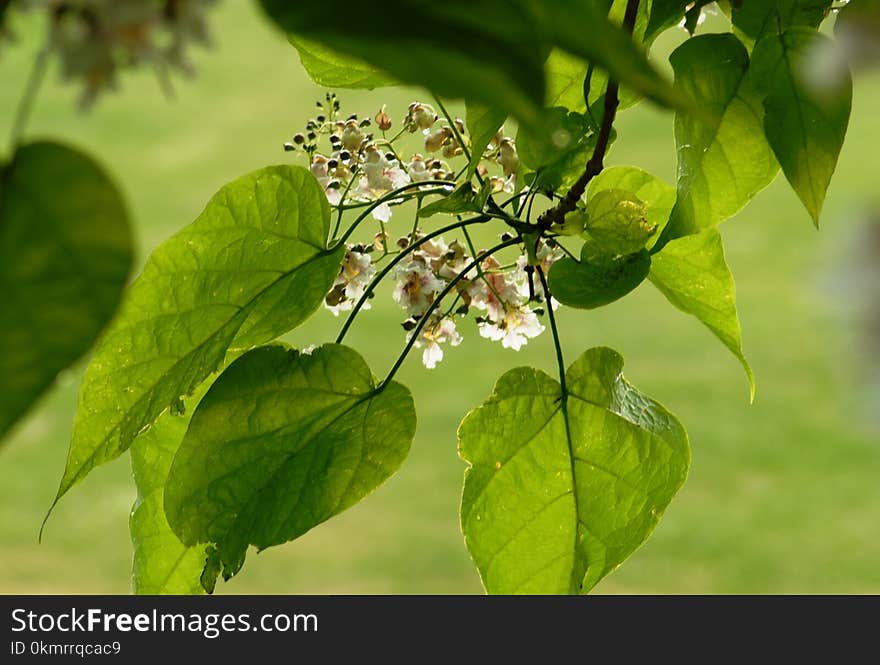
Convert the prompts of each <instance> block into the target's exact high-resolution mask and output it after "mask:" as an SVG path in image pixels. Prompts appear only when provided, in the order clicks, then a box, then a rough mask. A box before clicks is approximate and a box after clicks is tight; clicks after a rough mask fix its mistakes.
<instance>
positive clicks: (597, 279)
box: [548, 243, 651, 309]
mask: <svg viewBox="0 0 880 665" xmlns="http://www.w3.org/2000/svg"><path fill="white" fill-rule="evenodd" d="M650 270H651V256H650V255H649V254H648V252H647V251H645V250H642V251H640V252H637V253H635V254H630V255H627V256H610V255H607V254H598V253H595V251H594V249H593V248H592V247H591V246H590V244H589V243H587V244H585V245H584V248H583V250H582V251H581V260H580V261H575V260H573V259H570V258H567V257H566V258H564V259H560V260H559V261H557V262H556V263H554V264H553V267H552V268H550V275H549V276H548V280H549V286H550V291H551V293H553V297H554V298H556V299H557V300H558V301H559V302H561V303H562V304H563V305H568V306H570V307H577V308H578V309H595V308H597V307H604V306H605V305H608V304H610V303H612V302H614V301H615V300H619V299H620V298H623V296H625V295H627V294H628V293H630V292H631V291H633V290H634V289H635V288H636V287H637V286H638V285H639V284H641V283H642V282H643V281H645V278H646V277H647V276H648V272H649V271H650Z"/></svg>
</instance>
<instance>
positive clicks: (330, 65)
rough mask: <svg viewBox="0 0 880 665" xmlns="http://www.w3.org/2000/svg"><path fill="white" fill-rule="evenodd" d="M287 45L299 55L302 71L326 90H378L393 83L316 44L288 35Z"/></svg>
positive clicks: (359, 62)
mask: <svg viewBox="0 0 880 665" xmlns="http://www.w3.org/2000/svg"><path fill="white" fill-rule="evenodd" d="M289 39H290V43H291V44H293V46H294V47H295V48H296V50H297V51H298V52H299V59H300V61H301V62H302V65H303V69H305V70H306V72H307V73H308V75H309V77H310V78H311V79H312V80H313V81H314V82H315V83H317V84H318V85H321V86H324V87H325V88H369V89H372V88H381V87H383V86H387V85H395V84H396V81H395V80H394V79H392V78H391V77H390V76H388V75H387V74H385V73H384V72H381V71H379V70H378V69H376V68H375V67H373V66H372V65H370V64H368V63H366V62H364V61H363V60H359V59H357V58H352V57H349V56H347V55H342V54H341V53H337V52H336V51H333V50H331V49H329V48H327V47H326V46H324V45H322V44H320V43H319V42H316V41H313V40H311V39H307V38H305V37H299V36H296V35H290V37H289Z"/></svg>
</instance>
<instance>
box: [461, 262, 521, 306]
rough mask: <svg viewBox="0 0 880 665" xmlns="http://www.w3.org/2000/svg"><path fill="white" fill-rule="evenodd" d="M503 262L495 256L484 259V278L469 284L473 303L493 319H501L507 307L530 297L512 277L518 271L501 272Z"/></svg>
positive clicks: (516, 304)
mask: <svg viewBox="0 0 880 665" xmlns="http://www.w3.org/2000/svg"><path fill="white" fill-rule="evenodd" d="M500 268H501V264H499V263H498V261H496V260H495V259H494V258H493V257H489V258H488V259H486V260H485V261H483V265H482V269H483V275H484V278H478V277H475V278H473V281H472V283H471V284H470V285H469V286H468V295H470V297H471V305H472V306H474V307H476V308H477V309H482V310H484V311H485V312H486V317H487V318H488V319H489V320H491V321H501V320H502V319H503V318H504V316H505V312H506V310H507V307H509V306H512V307H517V306H519V305H520V304H522V303H523V302H524V299H525V298H527V297H528V293H526V294H525V295H524V294H523V293H522V288H521V286H520V285H519V284H518V283H517V282H516V281H515V280H512V279H510V277H512V276H515V275H516V273H512V274H511V272H509V271H508V272H500Z"/></svg>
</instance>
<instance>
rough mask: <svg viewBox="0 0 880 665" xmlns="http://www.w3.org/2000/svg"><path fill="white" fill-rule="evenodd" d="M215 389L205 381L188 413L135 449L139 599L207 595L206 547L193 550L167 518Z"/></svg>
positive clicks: (156, 427) (162, 421)
mask: <svg viewBox="0 0 880 665" xmlns="http://www.w3.org/2000/svg"><path fill="white" fill-rule="evenodd" d="M208 386H209V382H208V381H205V382H204V383H203V384H202V385H201V386H199V388H198V389H197V390H196V393H195V394H194V395H193V396H192V397H191V398H189V399H187V400H186V409H185V411H184V413H181V414H179V415H175V414H173V413H170V412H169V413H164V414H162V415H161V416H160V417H159V420H157V421H156V422H155V423H154V424H153V426H152V427H150V429H148V430H147V431H146V432H144V433H143V434H142V435H141V436H139V437H138V438H137V439H136V440H135V442H134V444H133V445H132V446H131V470H132V475H133V476H134V482H135V485H136V486H137V492H138V496H137V500H136V501H135V504H134V506H133V507H132V510H131V517H130V518H129V530H130V531H131V542H132V546H133V549H134V557H133V562H132V574H131V580H132V586H133V589H132V590H133V591H134V592H135V593H137V594H148V595H155V594H197V593H203V592H204V590H203V589H202V584H201V582H200V581H199V577H200V576H201V574H202V569H203V568H204V567H205V560H206V559H207V556H208V554H207V551H206V548H205V546H204V545H196V546H194V547H187V546H186V545H184V544H183V543H181V542H180V539H179V538H178V537H177V536H176V535H174V532H173V531H172V530H171V527H170V526H168V520H167V519H166V518H165V483H166V481H167V480H168V471H169V470H170V469H171V462H172V461H173V460H174V455H175V454H176V453H177V449H178V448H179V447H180V443H181V441H183V436H184V434H185V433H186V428H187V427H188V426H189V422H190V420H191V418H192V413H193V409H194V408H195V406H196V404H198V403H199V400H200V399H201V398H202V397H203V396H204V394H205V392H206V391H207V389H208Z"/></svg>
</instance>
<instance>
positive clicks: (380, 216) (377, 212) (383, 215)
mask: <svg viewBox="0 0 880 665" xmlns="http://www.w3.org/2000/svg"><path fill="white" fill-rule="evenodd" d="M373 219H375V220H377V221H379V222H387V221H388V220H389V219H391V206H390V205H388V201H383V202H382V203H380V204H379V205H377V206H376V207H375V208H373Z"/></svg>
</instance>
